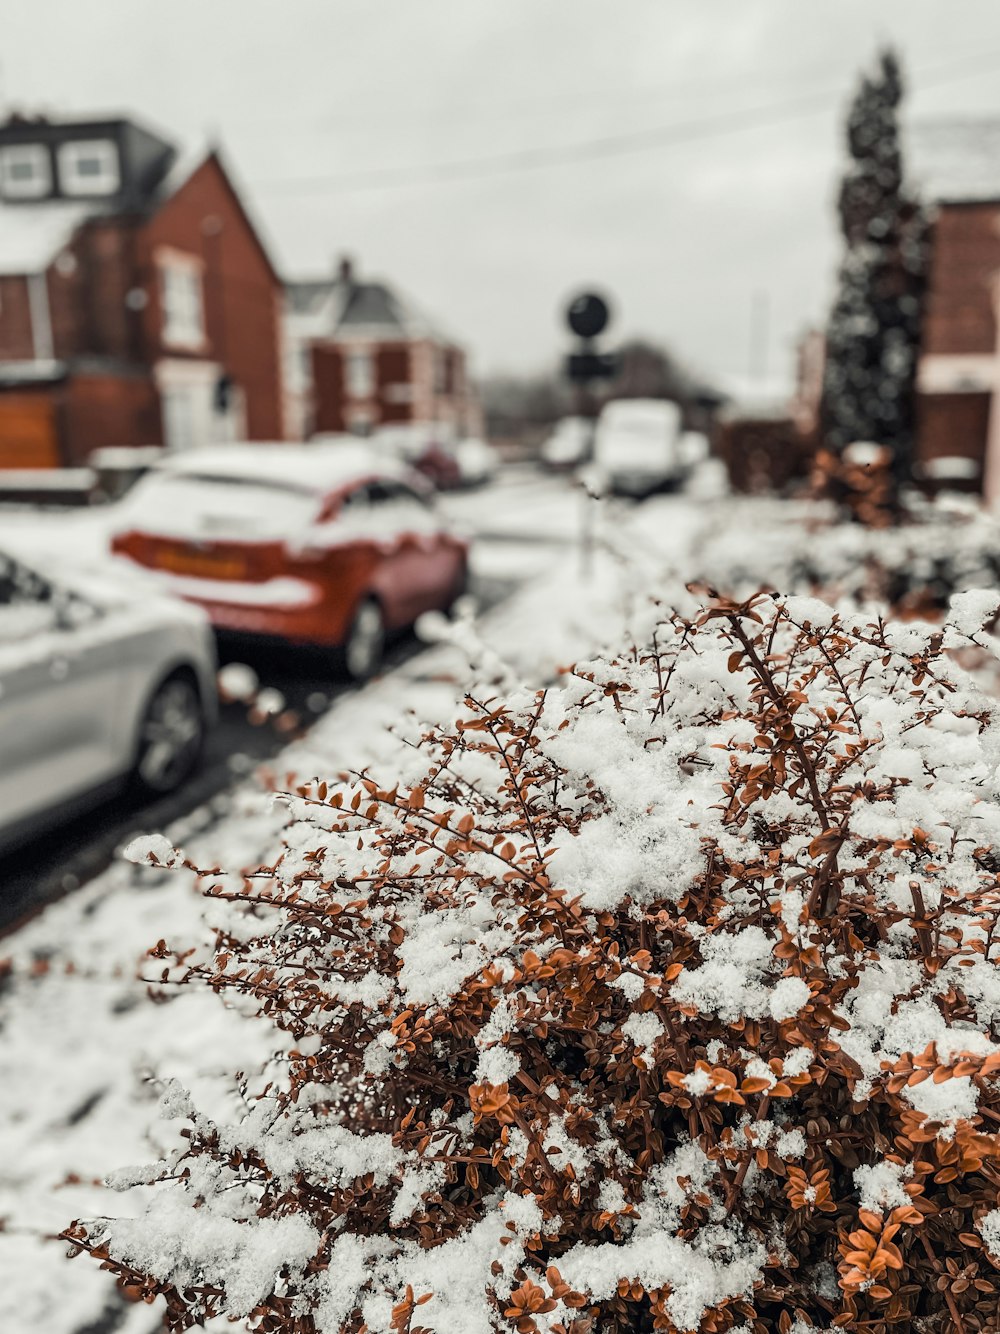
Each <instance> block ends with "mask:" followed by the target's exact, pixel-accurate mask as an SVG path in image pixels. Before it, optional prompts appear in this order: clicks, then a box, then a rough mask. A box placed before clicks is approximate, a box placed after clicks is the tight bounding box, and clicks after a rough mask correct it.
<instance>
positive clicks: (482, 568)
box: [0, 469, 580, 932]
mask: <svg viewBox="0 0 1000 1334" xmlns="http://www.w3.org/2000/svg"><path fill="white" fill-rule="evenodd" d="M579 504H580V500H579V496H578V495H577V494H576V493H574V492H573V491H572V489H571V486H570V484H569V482H568V481H567V480H566V479H564V478H559V477H549V476H544V475H540V474H538V473H537V472H535V471H534V470H533V469H511V470H509V472H508V473H505V474H502V475H501V478H500V479H498V480H497V481H496V482H495V483H494V484H493V485H491V486H489V487H487V488H484V489H481V490H476V491H470V492H465V493H459V494H455V495H451V496H445V497H443V499H442V507H443V508H444V509H445V510H446V511H447V512H448V513H449V514H450V515H451V516H452V517H453V519H454V521H455V522H456V523H457V524H458V525H460V526H461V527H463V528H466V529H467V530H468V531H470V532H471V533H472V534H473V535H474V537H475V542H474V546H473V562H472V563H473V594H474V596H475V597H476V600H477V602H478V604H479V605H480V606H481V607H482V608H483V609H484V610H485V609H488V608H490V607H493V606H496V605H497V604H498V603H499V602H500V601H502V600H503V598H505V597H506V596H508V595H509V594H510V593H511V592H512V591H513V590H514V589H515V588H516V587H517V586H518V585H519V584H521V583H522V582H523V581H524V580H525V579H526V578H530V577H531V575H533V574H536V573H538V572H540V571H541V570H543V569H544V568H545V566H546V565H547V564H548V563H549V562H550V560H551V558H552V555H553V553H555V552H558V551H562V550H563V549H565V547H566V545H567V544H568V543H570V542H572V541H573V540H574V538H575V535H576V532H577V528H578V523H579ZM97 517H98V518H99V517H100V516H99V515H98V516H97ZM90 519H91V516H89V515H87V514H79V513H73V514H69V515H66V514H62V515H54V514H49V515H45V516H34V515H28V514H23V513H21V514H7V515H4V516H3V531H4V534H5V536H7V537H8V538H9V539H10V540H13V541H15V542H16V544H17V546H18V549H19V550H21V551H24V552H27V553H29V554H30V551H31V548H32V546H33V545H34V544H35V543H37V544H38V546H39V548H40V549H44V548H45V546H46V545H48V544H50V543H51V540H52V534H53V530H54V529H55V528H56V526H58V527H59V528H60V529H61V532H60V534H59V537H61V538H62V539H63V540H67V539H69V540H71V541H72V542H73V543H74V545H76V544H79V543H80V542H83V543H84V544H86V543H87V542H88V541H89V542H90V543H91V544H92V545H93V546H94V547H95V548H99V547H100V546H101V545H102V543H103V534H102V533H101V532H100V531H99V529H98V526H97V525H95V524H94V523H93V522H92V521H90V522H88V520H90ZM421 648H422V645H421V644H420V643H419V641H418V640H417V639H416V638H415V637H414V636H413V635H408V636H406V637H404V638H403V639H401V640H400V641H398V642H397V643H396V644H394V645H393V646H392V648H391V650H390V652H389V655H388V666H389V668H390V669H392V668H395V667H398V666H399V665H400V664H401V663H403V662H405V661H407V660H408V659H409V658H411V657H412V656H413V655H414V654H415V653H418V652H420V651H421ZM220 658H221V661H222V662H227V661H243V662H246V663H247V664H248V665H249V666H251V667H252V668H253V669H254V671H255V672H256V674H257V676H258V678H259V680H260V683H261V687H262V688H263V689H264V690H267V691H269V692H277V696H280V697H281V699H282V700H283V701H284V707H283V708H278V709H276V710H275V712H274V713H273V714H272V715H271V716H265V717H261V716H260V715H259V714H256V715H255V714H253V713H251V712H250V711H248V709H247V708H246V706H245V705H243V704H239V703H232V704H226V705H224V706H223V708H222V712H221V717H220V720H219V725H218V727H217V728H216V729H215V731H214V732H213V734H212V736H211V738H210V740H209V743H208V747H207V751H206V756H205V762H204V764H203V766H202V768H201V770H200V771H199V773H198V774H196V775H195V776H194V777H193V778H192V780H191V781H190V782H189V783H187V784H186V785H185V786H184V788H183V789H182V790H181V791H179V792H177V793H174V794H172V795H171V796H169V797H165V798H161V799H159V800H157V801H154V802H146V803H143V802H142V801H141V800H139V799H137V798H136V797H135V796H133V795H131V794H129V793H122V794H120V795H119V796H117V797H115V798H114V799H113V800H111V801H107V802H105V803H103V804H102V805H101V806H100V807H98V808H97V809H96V810H92V811H89V812H87V813H86V814H83V815H80V816H78V817H76V818H74V819H72V820H69V821H66V822H64V823H63V824H61V825H60V826H59V828H58V829H57V830H56V831H55V832H54V833H47V834H45V835H43V836H41V837H39V838H37V839H34V840H32V841H31V842H30V843H28V844H26V845H24V846H22V847H20V848H18V849H17V850H16V851H14V852H11V853H9V854H8V855H7V856H5V857H0V887H2V888H0V932H3V931H8V930H10V929H11V928H12V927H14V926H16V925H17V924H18V923H19V922H21V921H23V920H24V919H25V918H26V917H27V916H29V915H30V914H31V913H33V912H35V911H37V910H38V909H40V908H42V907H44V905H45V904H46V903H50V902H52V901H53V900H54V899H56V898H59V897H60V896H61V895H63V894H65V893H68V892H71V891H72V890H74V889H76V888H78V887H79V886H80V885H81V884H85V883H86V882H87V881H88V880H89V879H91V878H92V877H93V876H94V875H95V874H97V873H98V872H99V871H101V870H103V869H104V868H105V867H106V866H107V865H109V863H110V862H111V859H112V857H113V856H114V853H115V850H116V849H117V848H118V847H120V846H121V845H122V844H123V843H124V842H127V841H128V839H129V838H131V837H132V836H133V835H134V834H136V833H140V832H147V831H151V830H157V829H162V828H164V827H165V826H167V825H169V824H172V823H173V822H174V821H175V820H177V819H180V818H182V817H188V816H191V814H192V813H193V812H196V811H197V813H198V814H197V816H196V817H195V820H196V823H197V822H204V823H211V822H212V821H213V820H215V819H217V818H218V817H219V815H220V814H222V813H223V812H224V811H225V809H226V807H227V805H228V796H227V793H228V792H229V790H230V789H231V788H232V787H233V786H234V784H236V783H238V782H239V781H240V779H242V778H243V777H244V776H245V775H246V774H247V773H248V772H249V771H251V770H252V769H254V768H255V767H257V766H258V765H259V764H261V763H265V762H266V761H268V760H269V759H271V758H273V757H274V756H275V755H277V754H278V753H279V752H280V751H281V750H282V749H283V748H284V747H285V746H287V745H288V743H289V741H290V740H291V739H293V738H294V737H295V736H299V735H302V734H304V733H305V732H307V731H308V730H309V728H310V727H311V726H312V725H313V724H314V723H315V721H316V719H317V718H318V717H319V716H321V715H322V714H323V713H325V712H326V711H327V709H329V708H330V707H331V705H332V704H333V703H334V701H336V700H337V699H339V698H341V697H342V696H343V695H345V693H347V692H348V691H349V690H350V687H348V686H346V685H344V684H343V683H339V682H337V681H336V680H335V679H333V678H331V676H330V674H329V672H328V671H327V670H326V668H325V664H324V662H323V660H322V657H321V656H320V655H318V654H309V653H303V652H297V651H295V650H293V649H280V648H278V649H261V648H259V647H251V646H248V645H246V644H245V643H241V642H239V641H238V640H230V641H227V642H226V643H224V644H222V645H220ZM275 698H276V697H275Z"/></svg>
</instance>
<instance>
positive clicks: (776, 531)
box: [694, 498, 1000, 615]
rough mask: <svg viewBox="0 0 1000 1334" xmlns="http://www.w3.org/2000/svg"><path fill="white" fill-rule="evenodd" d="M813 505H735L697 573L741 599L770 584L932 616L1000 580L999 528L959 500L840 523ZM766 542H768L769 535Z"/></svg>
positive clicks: (720, 519) (716, 521) (719, 521)
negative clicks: (900, 517)
mask: <svg viewBox="0 0 1000 1334" xmlns="http://www.w3.org/2000/svg"><path fill="white" fill-rule="evenodd" d="M833 519H834V514H833V510H832V508H831V507H829V506H826V505H822V504H817V503H815V502H808V501H799V502H795V501H779V500H770V501H768V500H761V499H754V500H742V501H730V502H729V503H728V505H727V506H726V507H725V509H723V510H722V511H721V512H715V513H713V515H712V520H711V527H710V528H707V529H706V532H705V534H704V535H703V538H702V540H701V541H700V542H699V543H698V544H697V549H696V554H695V557H694V559H695V561H696V564H697V570H698V574H699V577H701V578H704V579H706V580H708V581H709V582H711V583H712V584H713V585H715V586H716V587H718V588H720V589H723V590H724V591H726V592H727V593H735V594H737V595H739V596H743V595H744V594H745V593H747V592H751V591H756V590H757V589H758V588H761V587H767V588H770V589H780V590H782V591H783V592H788V591H791V590H795V591H798V592H807V591H808V592H811V593H815V594H816V595H817V596H819V597H822V598H824V599H825V600H826V601H833V602H836V601H837V600H840V599H846V600H850V601H854V602H856V603H859V604H862V605H869V606H871V605H874V604H880V605H882V606H884V607H892V608H894V609H896V610H897V611H898V612H901V613H903V614H910V615H912V614H917V615H927V614H936V613H938V612H940V611H941V610H943V609H944V608H946V607H947V605H948V601H949V599H950V597H951V596H952V594H953V593H955V592H960V591H962V590H965V589H969V588H984V587H992V588H996V587H997V586H998V585H1000V525H998V523H997V521H996V519H995V518H993V517H991V516H990V515H988V514H986V513H985V512H984V511H983V510H982V509H981V508H979V507H978V506H977V507H971V506H969V505H966V504H964V503H963V502H962V501H961V499H960V498H953V499H951V500H948V499H943V500H941V501H939V502H937V503H935V504H927V503H921V504H918V503H917V502H916V501H914V505H913V509H912V512H911V514H910V516H909V520H908V521H907V522H905V523H901V524H899V525H897V526H894V527H889V528H871V527H865V526H864V525H862V524H856V523H836V522H834V521H833ZM765 539H766V540H765Z"/></svg>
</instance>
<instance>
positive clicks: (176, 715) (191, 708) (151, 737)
mask: <svg viewBox="0 0 1000 1334" xmlns="http://www.w3.org/2000/svg"><path fill="white" fill-rule="evenodd" d="M205 732H206V723H205V710H204V708H203V707H202V702H201V696H200V694H199V692H198V687H197V685H196V684H195V682H194V681H192V680H191V678H190V677H189V676H186V675H180V674H178V675H176V676H170V677H168V678H167V680H166V681H163V682H161V684H160V685H159V686H157V688H156V690H155V691H154V692H153V695H152V698H151V699H150V701H149V703H148V704H147V705H146V709H145V712H144V713H143V716H142V722H141V723H140V724H139V733H138V736H137V738H136V751H135V753H136V760H135V768H134V769H133V771H132V781H133V784H134V786H135V787H137V788H138V789H139V791H140V792H143V793H144V794H146V795H147V796H150V797H162V796H165V795H166V794H167V793H169V792H175V791H176V790H177V788H179V787H180V786H181V785H182V784H183V783H184V782H185V781H186V780H187V779H188V778H189V777H190V776H191V774H192V773H193V772H194V771H195V769H196V768H197V767H198V763H199V761H200V759H201V752H202V749H203V748H204V745H205Z"/></svg>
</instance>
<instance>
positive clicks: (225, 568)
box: [155, 547, 246, 579]
mask: <svg viewBox="0 0 1000 1334" xmlns="http://www.w3.org/2000/svg"><path fill="white" fill-rule="evenodd" d="M155 559H156V564H157V566H158V567H159V568H160V569H161V570H169V571H170V572H171V574H190V575H194V576H195V577H196V578H201V579H242V578H243V577H244V576H245V574H246V562H245V561H244V560H242V559H241V558H240V557H239V556H226V555H222V554H221V553H215V552H211V551H189V550H186V549H185V548H183V547H182V548H180V549H174V548H170V547H167V548H164V549H163V550H161V551H158V552H157V553H156V558H155Z"/></svg>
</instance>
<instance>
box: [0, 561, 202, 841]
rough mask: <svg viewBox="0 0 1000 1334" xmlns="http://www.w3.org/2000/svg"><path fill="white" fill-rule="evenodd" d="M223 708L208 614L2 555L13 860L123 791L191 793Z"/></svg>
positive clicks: (3, 789)
mask: <svg viewBox="0 0 1000 1334" xmlns="http://www.w3.org/2000/svg"><path fill="white" fill-rule="evenodd" d="M216 700H217V693H216V684H215V646H214V641H213V638H212V633H211V629H210V627H209V624H208V620H207V618H206V617H205V616H204V615H203V613H202V612H200V611H199V610H197V609H196V608H193V607H189V606H185V605H184V604H182V603H180V602H176V601H173V600H171V599H167V598H164V597H162V596H158V595H157V594H156V592H155V590H151V589H150V587H149V585H148V581H147V580H146V579H144V578H141V576H140V577H136V576H132V577H128V576H121V577H116V576H115V574H114V573H113V572H110V573H108V574H104V575H101V574H97V575H94V574H91V575H88V576H87V577H86V579H81V578H79V577H73V576H70V577H64V576H63V575H60V574H57V575H55V576H52V575H51V574H49V573H44V574H43V573H40V572H39V570H38V569H37V568H35V566H34V565H29V564H26V563H24V562H23V561H22V560H21V559H19V558H17V557H14V556H11V555H8V554H5V553H4V552H0V849H6V848H8V847H11V846H13V845H14V844H15V843H18V842H21V841H23V840H24V839H26V838H30V837H32V836H34V835H35V834H37V833H39V832H41V830H42V829H44V828H45V827H47V826H48V825H50V824H52V823H53V822H55V821H56V820H58V819H59V818H60V817H61V816H64V815H66V814H69V813H70V812H72V811H75V810H77V809H79V808H81V807H85V806H87V805H89V804H91V803H92V802H94V801H96V800H99V799H101V797H103V796H105V795H109V794H110V793H111V792H112V791H114V790H115V789H116V788H117V787H119V786H120V785H122V784H125V783H133V784H135V785H137V787H138V788H139V789H140V790H142V791H144V792H146V793H148V794H150V795H159V794H164V793H167V792H170V791H173V790H174V789H175V788H177V787H179V786H180V785H181V784H182V783H183V782H184V780H185V779H186V778H187V777H188V776H189V775H190V774H191V772H192V771H193V770H194V768H195V767H196V766H197V764H198V761H199V758H200V755H201V750H202V745H203V742H204V739H205V735H206V732H207V729H208V727H209V725H210V724H211V722H212V721H213V719H214V716H215V710H216Z"/></svg>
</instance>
